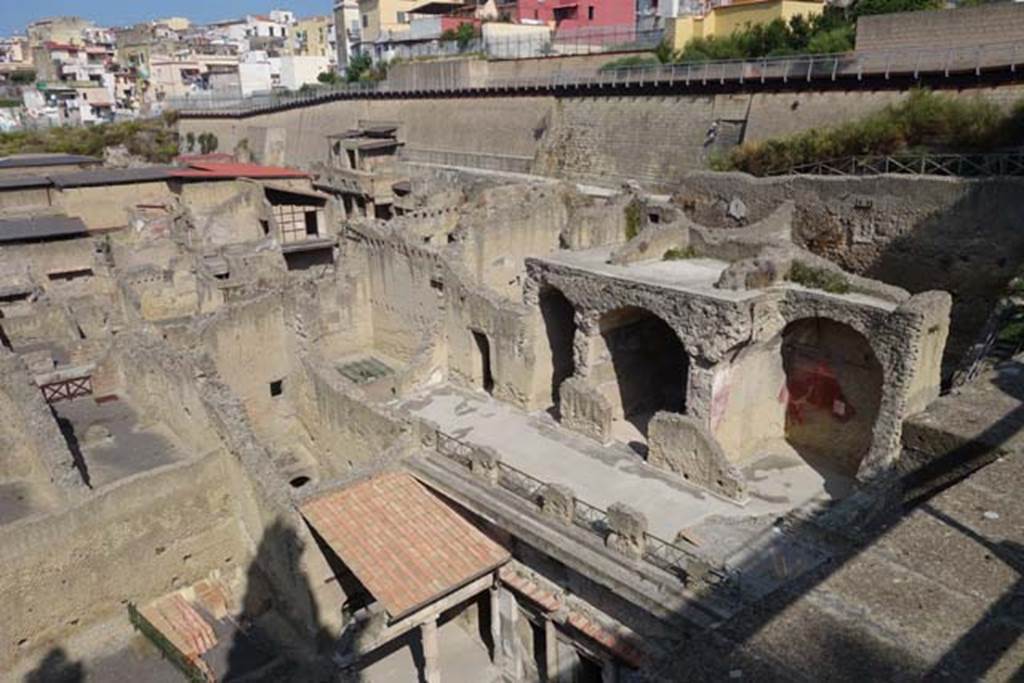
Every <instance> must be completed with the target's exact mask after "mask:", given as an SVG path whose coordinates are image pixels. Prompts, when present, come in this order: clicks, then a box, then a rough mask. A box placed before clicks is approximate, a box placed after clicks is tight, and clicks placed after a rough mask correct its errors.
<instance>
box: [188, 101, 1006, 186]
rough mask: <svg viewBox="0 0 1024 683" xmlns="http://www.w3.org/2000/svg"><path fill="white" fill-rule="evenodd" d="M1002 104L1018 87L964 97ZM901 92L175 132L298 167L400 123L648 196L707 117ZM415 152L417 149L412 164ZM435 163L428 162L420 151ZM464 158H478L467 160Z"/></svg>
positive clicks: (768, 116) (417, 146)
mask: <svg viewBox="0 0 1024 683" xmlns="http://www.w3.org/2000/svg"><path fill="white" fill-rule="evenodd" d="M951 94H954V95H956V96H974V95H978V96H982V97H985V98H988V99H993V100H995V101H997V102H999V103H1001V104H1008V103H1010V102H1012V101H1013V100H1016V99H1018V98H1020V97H1021V96H1024V90H1022V89H1021V87H1020V86H1001V87H996V88H992V87H986V88H975V89H965V90H962V91H956V92H955V93H951ZM905 95H906V92H905V91H904V92H900V91H897V90H892V91H886V90H876V91H871V92H865V91H861V90H850V91H829V92H794V93H756V94H739V95H708V94H703V95H701V94H687V95H664V96H651V95H637V96H630V97H610V96H603V95H602V96H595V95H589V96H554V95H551V96H543V97H541V96H523V97H500V96H489V97H452V98H436V97H435V98H428V97H425V98H416V99H404V100H402V99H394V100H391V99H372V100H370V99H367V100H340V101H335V102H327V103H323V104H318V105H314V106H309V107H300V108H295V109H290V110H286V111H280V112H274V113H268V114H256V115H253V116H247V117H244V118H206V119H203V118H193V117H186V118H183V119H181V120H180V122H179V124H178V125H179V130H180V132H181V133H182V134H185V133H187V132H193V133H196V134H200V133H203V132H213V133H215V134H216V135H217V136H218V139H219V141H220V148H221V149H233V148H234V147H235V146H236V145H237V144H238V143H239V142H240V141H241V140H242V139H248V146H249V149H250V150H252V152H253V153H254V155H255V157H256V159H257V160H260V161H263V162H264V163H276V164H289V165H297V166H303V167H308V166H310V165H311V164H313V163H315V162H319V161H325V160H326V159H327V145H326V142H325V139H324V136H325V135H329V134H334V133H340V132H342V131H345V130H347V129H350V128H356V127H358V125H359V121H360V120H371V121H373V120H377V121H396V122H399V123H401V137H402V139H403V140H404V142H405V144H406V148H407V151H408V153H409V156H410V158H424V159H432V158H434V157H437V158H438V159H443V158H444V154H443V153H444V152H450V153H452V158H453V159H458V158H459V157H458V154H463V155H469V156H468V157H462V159H463V160H462V161H460V162H459V163H463V164H467V165H474V164H475V165H486V161H487V155H495V156H496V158H498V157H501V158H502V159H506V158H507V159H511V158H515V159H519V158H532V159H533V169H532V170H533V171H534V172H535V173H540V174H547V175H555V176H558V177H565V178H571V179H578V180H586V181H590V182H595V183H598V184H605V185H608V184H612V185H617V184H619V183H621V182H622V181H623V180H626V179H635V180H638V181H641V182H642V183H644V184H645V185H647V186H649V187H651V188H654V189H658V188H664V187H666V186H668V185H670V184H671V183H674V182H676V181H678V180H680V179H681V178H682V177H683V176H684V175H685V173H686V172H687V171H690V170H693V169H699V168H704V167H706V164H707V162H708V160H709V158H710V157H711V156H712V155H713V154H715V153H717V151H718V149H719V148H720V147H721V145H718V144H717V143H716V144H715V145H713V146H712V147H706V146H705V136H706V134H707V130H708V128H709V127H710V125H711V124H712V122H713V121H715V120H721V121H725V122H728V123H729V124H730V126H732V127H734V128H736V135H737V140H738V139H745V140H748V141H759V140H765V139H768V138H770V137H776V136H781V135H790V134H793V133H798V132H801V131H803V130H807V129H809V128H815V127H820V126H828V125H835V124H837V123H842V122H843V121H848V120H851V119H854V118H858V117H860V116H862V115H864V114H867V113H870V112H873V111H876V110H878V109H880V108H882V107H883V106H885V105H887V104H890V103H892V102H895V101H898V100H899V99H900V98H902V97H904V96H905ZM417 150H420V151H422V153H421V154H419V155H418V156H417ZM431 150H433V151H435V152H438V153H442V154H435V155H433V156H431V155H430V154H428V153H427V152H428V151H431ZM472 155H480V156H479V157H478V158H476V159H474V158H473V156H472Z"/></svg>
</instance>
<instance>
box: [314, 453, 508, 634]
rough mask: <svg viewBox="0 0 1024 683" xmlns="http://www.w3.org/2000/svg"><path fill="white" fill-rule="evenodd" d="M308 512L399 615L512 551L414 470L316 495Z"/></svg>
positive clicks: (362, 579) (493, 565) (323, 534)
mask: <svg viewBox="0 0 1024 683" xmlns="http://www.w3.org/2000/svg"><path fill="white" fill-rule="evenodd" d="M301 512H302V516H303V517H305V518H306V521H308V522H309V524H310V525H311V526H312V527H313V528H314V529H316V532H317V533H318V534H320V536H321V538H323V539H324V541H325V542H326V543H327V544H328V545H329V546H330V547H331V549H332V550H334V552H336V553H337V554H338V557H340V558H341V560H342V561H343V562H344V563H345V564H346V565H347V566H348V568H349V569H351V570H352V573H354V574H355V575H356V578H358V579H359V581H360V582H361V583H362V584H363V585H364V586H365V587H366V589H367V590H369V591H370V593H371V594H372V595H373V596H374V597H375V598H377V600H379V601H380V603H381V604H382V605H383V606H384V609H386V610H387V612H388V614H389V615H390V616H391V618H392V619H398V618H401V617H402V616H405V615H406V614H408V613H410V612H412V611H414V610H416V609H418V608H420V607H422V606H424V605H426V604H429V603H430V602H432V601H434V600H435V599H437V598H439V597H442V596H443V595H446V594H447V593H450V592H451V591H453V590H455V589H457V588H459V587H460V586H463V585H465V584H466V583H468V582H470V581H472V580H473V579H475V578H477V577H479V576H482V575H483V574H485V573H487V572H489V571H491V570H493V569H495V568H497V567H498V566H500V565H502V564H504V563H505V562H506V561H508V559H509V554H508V552H507V551H506V550H505V549H504V548H502V547H501V546H499V545H498V544H497V543H495V542H494V541H492V540H491V539H489V538H488V537H487V536H485V535H484V534H483V533H482V532H481V531H479V530H478V529H477V528H476V527H474V526H473V525H472V524H470V523H469V522H468V521H467V520H466V519H464V518H463V517H462V516H461V515H459V514H458V513H457V512H455V510H453V509H452V508H450V507H448V506H447V505H446V504H445V503H443V502H442V501H441V499H440V498H438V497H437V496H435V495H433V494H432V493H431V492H430V491H428V490H427V488H426V487H425V486H424V485H423V484H421V483H420V482H418V481H417V480H416V479H414V478H413V476H412V475H410V474H408V473H407V472H388V473H385V474H382V475H379V476H377V477H374V478H373V479H370V480H368V481H364V482H361V483H359V484H356V485H355V486H352V487H349V488H347V489H344V490H341V491H337V492H335V493H331V494H328V495H326V496H323V497H320V498H317V499H315V500H313V501H311V502H308V503H306V504H304V505H303V506H302V507H301Z"/></svg>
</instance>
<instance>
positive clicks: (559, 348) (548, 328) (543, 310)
mask: <svg viewBox="0 0 1024 683" xmlns="http://www.w3.org/2000/svg"><path fill="white" fill-rule="evenodd" d="M540 314H541V318H543V320H544V332H545V335H546V336H547V345H548V349H549V351H550V352H551V404H552V407H553V411H554V413H555V414H556V415H557V413H558V410H559V407H560V406H559V389H560V388H561V386H562V382H564V381H565V380H567V379H569V378H570V377H572V373H573V370H574V362H573V340H574V339H575V337H576V322H575V316H576V309H574V308H573V305H572V303H570V302H569V300H568V299H566V298H565V295H564V294H562V293H561V292H560V291H558V290H557V289H554V288H551V287H549V288H545V289H543V290H541V293H540Z"/></svg>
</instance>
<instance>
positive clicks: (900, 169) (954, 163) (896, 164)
mask: <svg viewBox="0 0 1024 683" xmlns="http://www.w3.org/2000/svg"><path fill="white" fill-rule="evenodd" d="M885 173H904V174H912V175H940V176H955V177H986V176H1007V175H1009V176H1024V149H1018V150H1013V151H1008V152H996V153H990V154H930V153H905V154H891V155H878V156H851V157H845V158H842V159H827V160H825V161H815V162H811V163H808V164H798V165H795V166H787V167H784V168H779V169H774V170H772V171H770V172H769V173H768V174H767V175H799V174H805V175H836V176H857V175H881V174H885Z"/></svg>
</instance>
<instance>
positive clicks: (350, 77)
mask: <svg viewBox="0 0 1024 683" xmlns="http://www.w3.org/2000/svg"><path fill="white" fill-rule="evenodd" d="M371 68H373V59H371V58H370V55H368V54H365V53H360V54H358V55H353V56H352V59H350V60H348V68H346V69H345V80H346V81H348V82H349V83H355V82H356V81H360V80H363V74H365V73H367V72H369V71H370V69H371Z"/></svg>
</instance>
